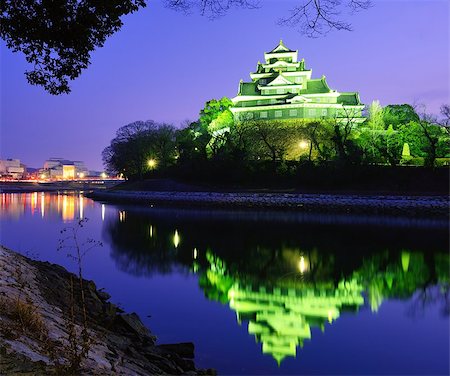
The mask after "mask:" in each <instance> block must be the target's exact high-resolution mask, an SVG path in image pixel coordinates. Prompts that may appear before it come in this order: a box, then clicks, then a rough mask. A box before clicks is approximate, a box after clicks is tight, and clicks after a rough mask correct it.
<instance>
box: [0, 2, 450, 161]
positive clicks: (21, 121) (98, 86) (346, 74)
mask: <svg viewBox="0 0 450 376" xmlns="http://www.w3.org/2000/svg"><path fill="white" fill-rule="evenodd" d="M297 3H298V2H297ZM294 4H296V2H295V1H262V2H261V5H262V7H261V9H257V10H234V11H232V12H230V13H229V14H228V15H227V16H225V17H223V18H221V19H219V20H215V21H209V20H208V19H206V18H203V17H200V16H197V15H190V16H185V15H183V14H180V13H177V12H174V11H171V10H168V9H165V8H163V7H162V5H161V3H160V2H157V3H153V2H149V4H148V6H147V8H145V9H143V10H140V11H139V12H137V13H135V14H133V15H130V16H128V17H126V18H125V19H124V26H123V28H122V30H121V31H120V32H119V33H117V34H115V35H114V36H112V37H111V38H109V39H108V40H107V42H106V44H105V46H104V47H103V48H101V49H99V50H97V51H95V52H94V53H93V56H92V64H91V66H90V67H89V68H88V69H87V70H86V71H84V72H83V73H82V75H81V77H80V78H78V79H77V80H76V81H75V82H73V83H72V93H71V94H69V95H61V96H56V97H55V96H51V95H49V94H47V93H46V92H44V90H43V89H42V88H40V87H33V86H30V85H28V84H27V82H26V79H25V76H24V74H23V73H24V71H25V70H26V69H27V63H26V62H25V59H24V57H23V55H22V54H20V53H17V54H12V53H11V52H10V51H9V50H8V49H6V47H5V45H4V43H3V42H1V133H0V137H1V139H0V158H19V159H21V161H22V162H23V163H25V164H26V165H28V166H30V167H42V165H43V163H44V161H45V160H46V159H47V158H49V157H64V158H67V159H75V160H83V161H85V162H86V164H87V167H88V168H89V169H97V170H101V169H102V162H101V151H102V150H103V148H104V147H105V146H107V145H108V144H109V142H110V140H111V139H112V138H113V137H114V135H115V132H116V130H117V129H118V128H119V127H120V126H122V125H125V124H128V123H131V122H133V121H136V120H147V119H153V120H156V121H161V122H162V121H164V122H172V123H174V124H176V125H178V124H180V123H181V122H182V121H183V120H185V119H190V120H196V119H197V117H198V112H199V110H200V109H201V108H202V106H203V104H204V102H205V101H207V100H209V99H212V98H220V97H222V96H228V97H233V96H235V95H236V92H237V87H238V82H239V80H240V79H241V78H242V79H244V80H249V73H250V72H251V71H254V69H255V67H256V63H257V62H258V60H261V61H263V58H264V56H263V53H264V52H265V51H269V50H271V49H272V48H273V47H275V46H276V45H277V43H278V41H279V39H280V38H281V39H283V41H284V42H285V44H286V45H287V46H288V47H290V48H291V49H298V50H299V58H302V57H304V58H305V60H306V65H307V67H308V68H312V70H313V77H314V78H319V77H321V75H322V74H325V75H326V76H327V81H328V84H329V85H330V87H331V88H332V89H335V90H338V91H359V93H360V96H361V100H362V102H363V103H366V104H368V103H370V102H371V101H372V100H375V99H378V100H380V102H381V104H382V105H386V104H395V103H424V104H425V105H426V106H427V110H428V111H429V112H432V113H435V114H437V113H438V112H439V106H440V105H441V104H444V103H448V102H449V66H450V64H449V31H448V27H449V3H448V1H447V0H442V1H440V0H438V1H432V0H422V1H419V0H417V1H408V0H405V1H400V0H399V1H394V0H392V1H381V0H374V4H375V6H374V7H373V8H371V9H369V10H368V11H364V12H361V13H359V14H356V15H355V16H354V17H351V19H350V22H352V24H353V28H354V31H353V32H344V31H342V32H332V33H331V34H329V35H328V36H326V37H324V38H318V39H309V38H306V37H304V36H302V35H301V34H299V33H298V32H297V31H295V30H294V29H290V28H287V27H280V26H278V25H277V24H276V21H277V19H278V18H279V17H281V16H282V15H286V13H287V11H288V10H289V9H291V8H292V7H293V5H294Z"/></svg>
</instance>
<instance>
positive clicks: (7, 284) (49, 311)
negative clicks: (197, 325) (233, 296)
mask: <svg viewBox="0 0 450 376" xmlns="http://www.w3.org/2000/svg"><path fill="white" fill-rule="evenodd" d="M71 281H75V286H77V284H78V280H77V279H76V276H74V275H73V274H71V273H69V272H68V271H66V270H65V269H64V268H63V267H61V266H58V265H54V264H50V263H46V262H40V261H33V260H31V259H29V258H27V257H24V256H22V255H19V254H17V253H15V252H13V251H11V250H8V249H6V248H4V247H2V246H0V374H1V375H10V374H11V375H18V374H20V375H22V374H27V375H28V374H29V375H51V374H70V373H73V374H95V375H113V374H115V375H162V374H170V375H179V374H188V375H207V374H215V371H214V370H210V369H209V370H201V369H197V368H196V367H195V364H194V362H193V360H192V359H193V358H194V345H193V344H192V343H183V344H173V345H157V343H156V337H155V336H154V335H153V334H152V333H151V332H150V331H149V330H148V329H147V328H146V327H145V326H144V325H143V324H142V322H141V321H140V319H139V317H138V316H137V315H136V314H134V313H131V314H126V313H124V312H123V311H121V310H120V309H119V308H118V307H117V306H116V305H114V304H112V303H110V302H109V301H108V300H109V298H110V296H109V295H108V294H107V293H106V292H104V291H102V290H98V289H97V288H96V286H95V284H94V282H92V281H86V280H84V281H83V282H84V286H85V289H84V291H85V301H86V313H87V322H88V333H89V334H88V337H89V340H88V341H85V340H84V339H83V336H82V335H81V334H80V333H81V332H82V327H83V324H82V322H83V320H82V316H83V315H82V312H80V303H79V301H78V300H77V299H72V298H71V297H72V296H75V297H76V296H78V294H77V287H74V288H71ZM72 286H73V285H72ZM73 291H75V293H74V294H72V292H73ZM78 292H79V290H78ZM72 310H73V311H74V312H75V313H74V318H75V319H74V325H72V326H71V324H70V323H71V320H70V317H71V315H70V312H72ZM71 333H72V334H71ZM73 333H76V334H75V335H74V334H73ZM86 344H87V346H88V351H87V356H86V357H85V358H82V361H81V369H79V370H77V371H73V370H71V369H70V367H71V364H73V361H74V354H75V353H76V351H74V348H77V349H80V348H81V347H82V346H84V345H86ZM74 346H75V347H74Z"/></svg>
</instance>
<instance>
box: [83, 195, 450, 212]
mask: <svg viewBox="0 0 450 376" xmlns="http://www.w3.org/2000/svg"><path fill="white" fill-rule="evenodd" d="M87 196H88V197H90V198H93V199H95V200H99V201H107V202H118V203H135V204H141V205H145V206H148V207H152V206H169V207H173V206H176V207H189V208H194V207H198V208H204V207H208V208H225V209H233V208H236V209H237V208H239V209H243V208H248V209H264V210H266V209H271V210H291V211H296V212H312V213H333V214H368V215H370V214H374V215H392V216H415V217H424V218H430V217H431V218H448V215H449V198H448V197H447V196H398V195H397V196H389V195H387V196H381V195H352V194H348V195H342V194H341V195H338V194H333V195H332V194H301V193H255V192H181V191H172V192H171V191H124V190H105V191H94V192H92V193H89V194H87Z"/></svg>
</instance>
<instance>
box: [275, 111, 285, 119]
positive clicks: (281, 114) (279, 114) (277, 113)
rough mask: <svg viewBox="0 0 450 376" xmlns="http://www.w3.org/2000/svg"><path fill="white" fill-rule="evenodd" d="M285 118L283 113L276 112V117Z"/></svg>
mask: <svg viewBox="0 0 450 376" xmlns="http://www.w3.org/2000/svg"><path fill="white" fill-rule="evenodd" d="M282 116H283V111H275V117H276V118H280V117H282Z"/></svg>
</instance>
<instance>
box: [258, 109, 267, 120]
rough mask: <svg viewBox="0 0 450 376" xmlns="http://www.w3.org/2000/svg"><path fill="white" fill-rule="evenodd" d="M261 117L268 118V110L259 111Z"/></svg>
mask: <svg viewBox="0 0 450 376" xmlns="http://www.w3.org/2000/svg"><path fill="white" fill-rule="evenodd" d="M259 118H260V119H266V118H267V111H261V112H260V113H259Z"/></svg>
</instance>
